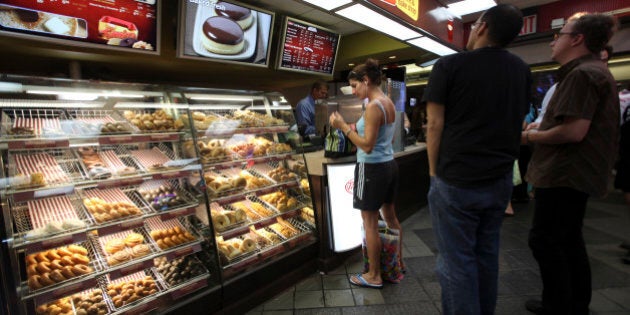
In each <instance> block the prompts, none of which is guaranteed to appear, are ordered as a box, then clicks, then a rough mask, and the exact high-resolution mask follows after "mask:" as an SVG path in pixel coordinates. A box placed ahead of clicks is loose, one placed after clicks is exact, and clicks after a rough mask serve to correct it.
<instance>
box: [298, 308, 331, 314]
mask: <svg viewBox="0 0 630 315" xmlns="http://www.w3.org/2000/svg"><path fill="white" fill-rule="evenodd" d="M293 314H294V315H341V308H340V307H326V308H307V309H301V310H295V312H294V313H293Z"/></svg>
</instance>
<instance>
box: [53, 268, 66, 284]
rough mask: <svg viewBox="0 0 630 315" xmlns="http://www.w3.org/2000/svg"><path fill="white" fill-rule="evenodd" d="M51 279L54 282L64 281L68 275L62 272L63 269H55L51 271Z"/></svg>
mask: <svg viewBox="0 0 630 315" xmlns="http://www.w3.org/2000/svg"><path fill="white" fill-rule="evenodd" d="M50 280H52V281H54V282H62V281H65V280H66V277H64V275H63V274H62V273H61V270H53V271H52V272H51V273H50Z"/></svg>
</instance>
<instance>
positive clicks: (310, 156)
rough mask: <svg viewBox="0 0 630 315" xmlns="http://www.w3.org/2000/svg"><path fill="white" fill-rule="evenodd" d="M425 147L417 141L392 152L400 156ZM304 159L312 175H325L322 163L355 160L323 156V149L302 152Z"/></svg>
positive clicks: (396, 156)
mask: <svg viewBox="0 0 630 315" xmlns="http://www.w3.org/2000/svg"><path fill="white" fill-rule="evenodd" d="M426 149H427V144H426V143H424V142H418V143H416V144H414V145H410V146H406V147H405V150H404V151H400V152H396V153H394V158H395V159H397V158H400V157H403V156H406V155H410V154H414V153H418V152H421V151H424V150H426ZM304 158H305V160H306V167H307V168H308V174H309V175H313V176H324V175H326V169H325V167H324V165H327V164H345V163H354V162H356V160H357V157H356V156H354V155H353V156H347V157H342V158H336V159H333V158H326V157H324V151H323V150H322V151H315V152H309V153H304Z"/></svg>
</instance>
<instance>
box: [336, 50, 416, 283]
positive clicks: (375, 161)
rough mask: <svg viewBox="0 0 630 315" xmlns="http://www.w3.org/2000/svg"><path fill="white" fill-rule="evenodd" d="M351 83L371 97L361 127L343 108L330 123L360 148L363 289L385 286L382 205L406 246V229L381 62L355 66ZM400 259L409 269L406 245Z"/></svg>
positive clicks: (357, 200) (357, 179) (357, 184)
mask: <svg viewBox="0 0 630 315" xmlns="http://www.w3.org/2000/svg"><path fill="white" fill-rule="evenodd" d="M348 82H349V83H350V86H352V94H354V95H355V96H357V97H359V98H360V99H365V98H367V99H368V103H367V105H366V107H365V111H364V113H363V115H362V116H361V118H360V119H359V121H358V122H357V124H356V127H357V131H356V132H355V131H354V130H352V128H350V126H349V125H348V124H347V123H346V122H344V120H343V117H342V116H341V115H340V114H339V113H338V112H334V113H332V114H331V115H330V125H331V126H332V127H335V128H338V129H340V130H342V131H343V133H344V134H345V135H346V137H347V138H348V139H350V141H352V143H354V144H355V145H356V146H357V148H358V150H357V164H356V166H355V170H354V190H353V206H354V208H356V209H361V218H362V219H363V228H364V230H365V238H366V244H367V253H368V260H369V263H370V268H369V270H368V272H367V273H364V274H357V275H355V276H352V277H350V279H349V280H350V283H352V284H354V285H357V286H361V287H367V288H382V287H383V279H382V277H381V268H380V261H381V258H380V257H381V246H382V244H381V238H380V236H379V232H378V219H379V209H380V212H381V215H382V216H383V219H385V222H386V223H387V226H388V227H389V228H392V229H397V230H399V231H400V234H399V235H400V244H402V229H401V227H400V223H399V221H398V217H397V216H396V209H395V207H394V202H395V200H396V193H397V191H398V164H396V161H395V160H394V149H393V147H392V140H393V138H394V130H395V126H394V121H395V119H396V117H395V114H396V108H395V107H394V103H393V102H392V101H391V100H390V99H389V97H387V96H386V95H385V94H384V93H383V91H382V90H381V88H380V85H381V70H380V69H379V67H378V61H376V60H374V59H368V60H367V61H366V62H365V63H364V64H361V65H358V66H356V67H354V68H353V69H352V71H350V74H349V75H348ZM398 257H399V259H400V267H401V269H402V270H404V265H403V264H402V246H400V247H399V254H398Z"/></svg>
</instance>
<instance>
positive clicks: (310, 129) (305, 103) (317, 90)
mask: <svg viewBox="0 0 630 315" xmlns="http://www.w3.org/2000/svg"><path fill="white" fill-rule="evenodd" d="M326 97H328V84H327V83H326V82H325V81H322V80H317V81H315V82H314V83H313V85H312V86H311V92H310V93H309V94H308V95H307V96H306V97H305V98H303V99H301V100H300V101H299V102H298V103H297V107H296V109H295V117H296V119H297V125H298V130H299V131H300V134H301V135H302V136H303V137H306V136H310V135H314V134H316V133H317V130H315V101H316V100H319V99H324V98H326Z"/></svg>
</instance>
